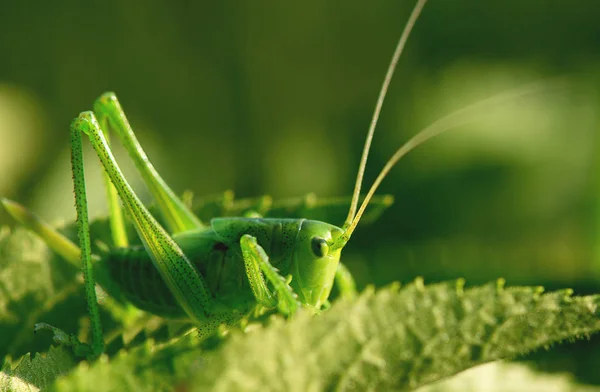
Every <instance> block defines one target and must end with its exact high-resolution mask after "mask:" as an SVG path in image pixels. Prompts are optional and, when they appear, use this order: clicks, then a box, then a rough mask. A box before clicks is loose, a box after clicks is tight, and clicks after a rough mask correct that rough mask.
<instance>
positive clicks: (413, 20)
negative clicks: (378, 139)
mask: <svg viewBox="0 0 600 392" xmlns="http://www.w3.org/2000/svg"><path fill="white" fill-rule="evenodd" d="M426 2H427V0H418V1H417V4H415V8H414V9H413V11H412V13H411V14H410V18H408V22H406V25H405V26H404V31H403V32H402V35H401V36H400V40H398V45H396V50H395V51H394V55H393V56H392V61H391V62H390V65H389V67H388V70H387V74H386V75H385V79H384V80H383V85H382V86H381V90H380V91H379V98H377V104H376V105H375V111H374V112H373V118H372V119H371V125H370V126H369V132H368V133H367V140H366V141H365V146H364V148H363V153H362V157H361V158H360V164H359V166H358V174H357V175H356V184H355V185H354V192H353V193H352V203H351V204H350V210H348V217H347V218H346V221H345V222H344V226H343V228H344V230H345V229H346V228H347V227H348V226H349V225H350V223H351V222H352V220H353V219H354V214H356V208H357V207H358V199H359V197H360V187H361V185H362V180H363V176H364V174H365V167H366V166H367V158H368V156H369V150H370V148H371V141H372V140H373V133H375V127H376V126H377V121H378V120H379V113H380V112H381V107H382V106H383V101H384V100H385V95H386V93H387V90H388V87H389V86H390V83H391V81H392V76H394V71H395V70H396V65H397V64H398V59H399V58H400V55H401V54H402V51H403V50H404V46H405V45H406V41H408V36H409V35H410V32H411V31H412V29H413V27H414V25H415V23H416V21H417V19H418V18H419V14H420V13H421V10H423V7H424V6H425V3H426Z"/></svg>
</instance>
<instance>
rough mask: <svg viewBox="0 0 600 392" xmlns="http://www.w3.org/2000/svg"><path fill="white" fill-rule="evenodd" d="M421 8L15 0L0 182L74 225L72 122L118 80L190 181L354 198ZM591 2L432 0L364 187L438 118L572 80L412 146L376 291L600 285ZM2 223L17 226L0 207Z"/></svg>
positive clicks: (179, 182) (173, 178) (6, 34)
mask: <svg viewBox="0 0 600 392" xmlns="http://www.w3.org/2000/svg"><path fill="white" fill-rule="evenodd" d="M413 4H414V3H413V1H380V2H370V3H367V2H362V1H347V0H344V1H339V0H336V1H316V0H310V1H303V2H275V1H272V2H251V1H233V2H189V1H180V2H166V1H163V2H160V1H153V2H142V1H129V2H120V1H112V0H108V1H102V2H98V1H95V2H85V3H83V2H77V1H72V0H71V1H63V2H60V3H58V2H39V4H35V5H34V4H33V3H30V2H10V3H8V2H3V3H2V5H1V6H0V8H1V11H0V56H1V57H0V172H1V173H2V175H0V195H3V196H7V197H10V198H13V199H15V200H18V201H20V202H22V203H24V204H25V205H27V206H30V207H31V208H32V209H33V210H35V211H36V212H38V213H39V214H40V215H41V216H43V217H45V218H47V219H50V220H51V221H54V222H58V221H60V220H65V221H69V220H72V219H73V218H74V209H73V199H72V185H71V183H70V181H71V174H70V166H69V158H68V156H69V145H68V139H69V135H68V124H69V122H70V120H71V119H72V118H73V117H74V116H76V115H77V113H79V112H80V111H82V110H86V109H89V108H91V106H92V103H93V101H94V99H95V98H96V97H97V96H99V95H100V94H101V93H102V92H104V91H106V90H113V91H115V92H117V94H118V96H119V98H120V100H121V102H122V104H123V106H124V108H125V110H126V112H127V114H128V116H129V119H130V121H131V123H132V125H133V127H134V129H135V131H136V134H137V135H138V138H139V139H140V141H141V142H142V144H143V145H144V147H145V148H146V150H147V152H148V154H149V156H150V158H151V160H152V161H153V162H154V164H155V166H156V167H157V168H158V170H159V171H160V172H161V173H162V174H163V177H164V178H165V179H166V180H167V181H168V182H169V184H170V185H171V186H172V187H173V188H174V189H175V190H176V191H177V192H182V191H184V190H186V189H190V190H192V191H193V192H194V193H195V194H196V195H197V197H201V196H202V195H208V194H215V193H217V192H221V191H224V190H226V189H232V190H233V191H235V193H236V195H237V196H238V197H250V196H256V195H262V194H270V195H272V196H273V197H274V198H281V197H291V196H301V195H304V194H306V193H308V192H314V193H316V194H317V195H319V196H334V195H349V194H350V193H351V190H352V186H353V181H354V178H355V174H356V168H357V166H358V161H359V158H360V152H361V149H362V144H363V142H364V136H365V133H366V130H367V127H368V123H369V121H370V116H371V113H372V110H373V107H374V104H375V100H376V98H377V94H378V91H379V88H380V86H381V81H382V79H383V76H384V73H385V69H386V67H387V64H388V61H389V59H390V57H391V54H392V51H393V49H394V45H395V43H396V40H397V39H398V37H399V35H400V32H401V30H402V28H403V26H404V24H405V22H406V20H407V18H408V14H409V12H410V11H411V9H412V7H413ZM598 15H600V3H598V2H597V1H592V0H586V1H584V0H578V1H576V2H566V1H562V2H561V1H548V0H528V1H526V2H525V1H522V0H505V1H496V2H482V1H478V0H452V1H449V0H437V1H436V0H431V1H430V3H429V4H428V5H427V6H426V7H425V10H424V12H423V15H422V17H421V19H420V20H419V21H418V23H417V25H416V28H415V31H414V32H413V35H412V36H411V38H410V40H409V43H408V46H407V48H406V51H405V53H404V55H403V57H402V59H401V61H400V64H399V67H398V74H397V76H396V77H395V79H394V82H393V83H392V86H391V88H390V93H389V96H388V98H387V101H386V104H385V105H384V109H383V113H382V118H381V122H380V126H379V128H378V130H377V133H376V135H375V139H374V142H373V149H372V154H371V157H370V160H369V165H368V168H367V173H366V185H370V183H371V182H372V181H373V179H374V177H375V175H376V174H377V172H378V171H379V170H380V168H381V166H382V165H383V164H384V163H385V161H386V160H387V159H388V157H389V156H390V155H391V154H392V153H393V152H394V150H395V149H396V148H397V147H398V146H400V145H401V144H402V143H403V142H404V141H406V140H407V139H408V138H409V137H410V136H411V135H413V134H415V133H416V132H417V131H418V130H419V129H421V128H423V127H424V126H426V125H428V124H429V123H431V122H432V121H434V120H435V119H437V118H439V117H441V116H442V115H444V114H447V113H449V112H451V111H453V110H456V109H459V108H461V107H462V106H465V105H466V104H468V103H471V102H474V101H477V100H479V99H483V98H486V97H489V96H491V95H493V94H496V93H499V92H502V91H505V90H508V89H511V88H516V87H519V86H523V85H526V84H528V83H531V82H535V81H540V80H554V78H556V77H562V78H563V79H564V80H566V82H567V86H568V87H567V88H564V89H561V90H558V91H556V90H553V91H551V92H550V91H548V92H546V91H543V92H540V93H539V94H537V95H536V96H534V97H532V98H529V99H526V100H520V101H518V102H517V103H514V104H512V105H503V106H501V107H494V108H488V109H486V110H485V112H486V113H484V114H485V115H483V116H478V117H481V118H480V120H479V121H477V122H474V123H472V124H469V125H468V126H464V127H461V128H458V129H456V130H454V131H452V132H449V133H447V134H445V135H443V136H441V137H439V138H437V139H435V140H433V141H431V142H428V143H427V144H426V145H424V146H422V147H420V148H419V149H418V150H416V151H415V152H414V153H411V154H410V155H409V156H408V157H407V158H406V159H404V160H403V161H401V163H400V164H399V165H398V167H397V168H395V169H394V170H393V172H392V173H391V174H390V175H389V177H388V178H387V179H386V180H385V181H384V183H383V185H382V187H381V190H380V192H379V193H388V194H392V195H394V196H395V198H396V203H395V204H394V206H392V207H391V208H390V209H389V210H388V211H387V213H386V214H385V215H384V217H382V218H381V220H380V221H378V222H377V223H376V224H374V225H372V226H366V227H362V228H360V229H359V230H358V231H357V232H356V233H355V235H354V236H353V240H352V242H351V244H350V245H349V246H348V248H347V249H346V251H345V254H344V257H345V260H346V262H347V264H348V265H349V267H350V269H351V270H352V271H353V272H354V273H355V275H356V278H357V280H358V282H359V284H360V285H361V286H364V285H365V284H367V283H375V284H376V285H383V284H386V283H389V282H391V281H394V280H400V281H402V282H408V281H410V280H412V279H413V278H414V277H415V276H417V275H420V276H424V277H425V279H426V281H429V282H430V281H438V280H443V279H452V278H457V277H465V278H467V280H468V283H469V284H476V283H481V282H486V281H489V280H492V279H496V278H498V277H504V278H506V279H507V281H508V284H542V285H545V286H546V287H548V288H559V287H573V288H575V290H576V292H577V293H587V292H599V291H600V285H599V284H598V283H597V282H598V281H599V278H600V250H599V247H598V245H597V244H598V236H599V234H600V231H599V230H598V223H600V204H599V203H598V200H599V197H600V183H599V179H598V177H599V176H598V175H597V168H598V167H599V165H600V160H599V158H598V155H599V154H598V148H599V146H600V145H599V141H598V136H597V134H598V127H599V125H600V114H599V113H600V109H599V108H600V89H599V86H600V24H599V23H598ZM548 83H552V82H551V81H549V82H548ZM491 109H493V110H491ZM487 112H489V113H487ZM117 150H118V151H117V155H118V157H121V158H126V157H124V155H123V154H122V151H121V150H120V149H117ZM123 161H125V162H127V160H126V159H123ZM86 166H89V170H88V173H89V177H88V178H89V181H88V187H89V188H88V189H89V190H88V192H89V193H90V194H91V195H90V198H91V204H92V205H91V214H92V216H94V215H98V214H102V213H103V211H104V210H105V206H104V202H103V200H102V198H103V192H102V188H101V187H102V181H101V178H100V176H99V174H100V170H99V166H98V164H97V162H96V158H95V157H93V156H92V155H91V154H88V159H87V162H86ZM131 166H132V165H130V164H129V165H128V168H127V170H126V173H128V174H129V178H132V179H135V178H136V176H135V172H134V171H132V170H131ZM134 182H136V181H134ZM136 184H137V185H136V189H138V190H139V191H140V192H144V189H143V186H140V183H139V180H138V181H137V182H136ZM146 200H149V198H148V197H147V195H146ZM331 223H338V224H339V223H341V222H331ZM0 224H12V222H11V220H10V219H9V217H8V216H7V215H6V214H5V213H4V212H3V211H2V212H0Z"/></svg>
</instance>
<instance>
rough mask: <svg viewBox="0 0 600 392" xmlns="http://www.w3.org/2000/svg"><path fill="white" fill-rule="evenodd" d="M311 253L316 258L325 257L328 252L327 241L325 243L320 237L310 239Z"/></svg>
mask: <svg viewBox="0 0 600 392" xmlns="http://www.w3.org/2000/svg"><path fill="white" fill-rule="evenodd" d="M311 246H312V251H313V253H314V254H315V256H317V257H318V258H321V257H325V256H327V252H329V245H327V241H325V240H324V239H323V238H321V237H314V238H313V239H312V243H311Z"/></svg>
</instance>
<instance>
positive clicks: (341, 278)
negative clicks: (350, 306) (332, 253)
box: [335, 262, 356, 299]
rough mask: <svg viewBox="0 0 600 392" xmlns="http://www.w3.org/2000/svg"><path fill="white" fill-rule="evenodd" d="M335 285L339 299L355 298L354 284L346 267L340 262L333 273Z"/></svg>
mask: <svg viewBox="0 0 600 392" xmlns="http://www.w3.org/2000/svg"><path fill="white" fill-rule="evenodd" d="M335 285H336V286H337V288H338V290H339V292H340V297H342V298H349V299H351V298H354V297H356V282H355V281H354V278H353V277H352V274H351V273H350V270H349V269H348V267H346V266H345V265H344V264H342V262H340V263H339V264H338V267H337V270H336V271H335Z"/></svg>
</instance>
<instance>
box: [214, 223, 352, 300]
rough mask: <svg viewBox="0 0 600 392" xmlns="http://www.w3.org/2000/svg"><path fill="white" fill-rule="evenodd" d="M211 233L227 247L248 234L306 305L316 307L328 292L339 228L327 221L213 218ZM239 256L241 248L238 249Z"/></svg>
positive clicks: (337, 257) (335, 264) (337, 255)
mask: <svg viewBox="0 0 600 392" xmlns="http://www.w3.org/2000/svg"><path fill="white" fill-rule="evenodd" d="M211 227H212V229H213V230H214V232H215V234H216V235H217V237H218V238H219V240H220V241H222V242H223V243H224V244H226V245H227V246H229V247H232V248H233V249H238V248H237V244H239V243H240V238H241V237H242V236H243V235H245V234H249V235H251V236H253V237H255V238H256V240H257V242H258V244H259V245H260V246H261V247H262V248H263V250H264V251H265V253H266V254H268V255H269V259H270V262H271V263H272V265H273V266H274V267H275V268H277V269H278V270H279V273H280V274H281V275H282V276H284V277H291V282H290V286H291V287H292V289H293V290H294V292H295V293H296V294H297V295H298V300H299V301H300V302H301V303H302V304H303V305H304V306H306V307H309V308H314V309H320V308H321V305H323V303H325V301H326V300H327V298H328V297H329V293H330V292H331V288H332V286H333V281H334V278H335V273H336V270H337V267H338V264H339V261H340V253H341V248H338V249H335V250H334V249H332V246H333V244H334V243H335V241H336V240H337V239H338V238H339V237H340V236H341V235H342V234H343V230H342V229H341V228H339V227H337V226H334V225H331V224H329V223H325V222H320V221H314V220H308V219H277V218H215V219H213V220H212V221H211ZM238 252H239V253H240V256H241V249H238Z"/></svg>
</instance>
